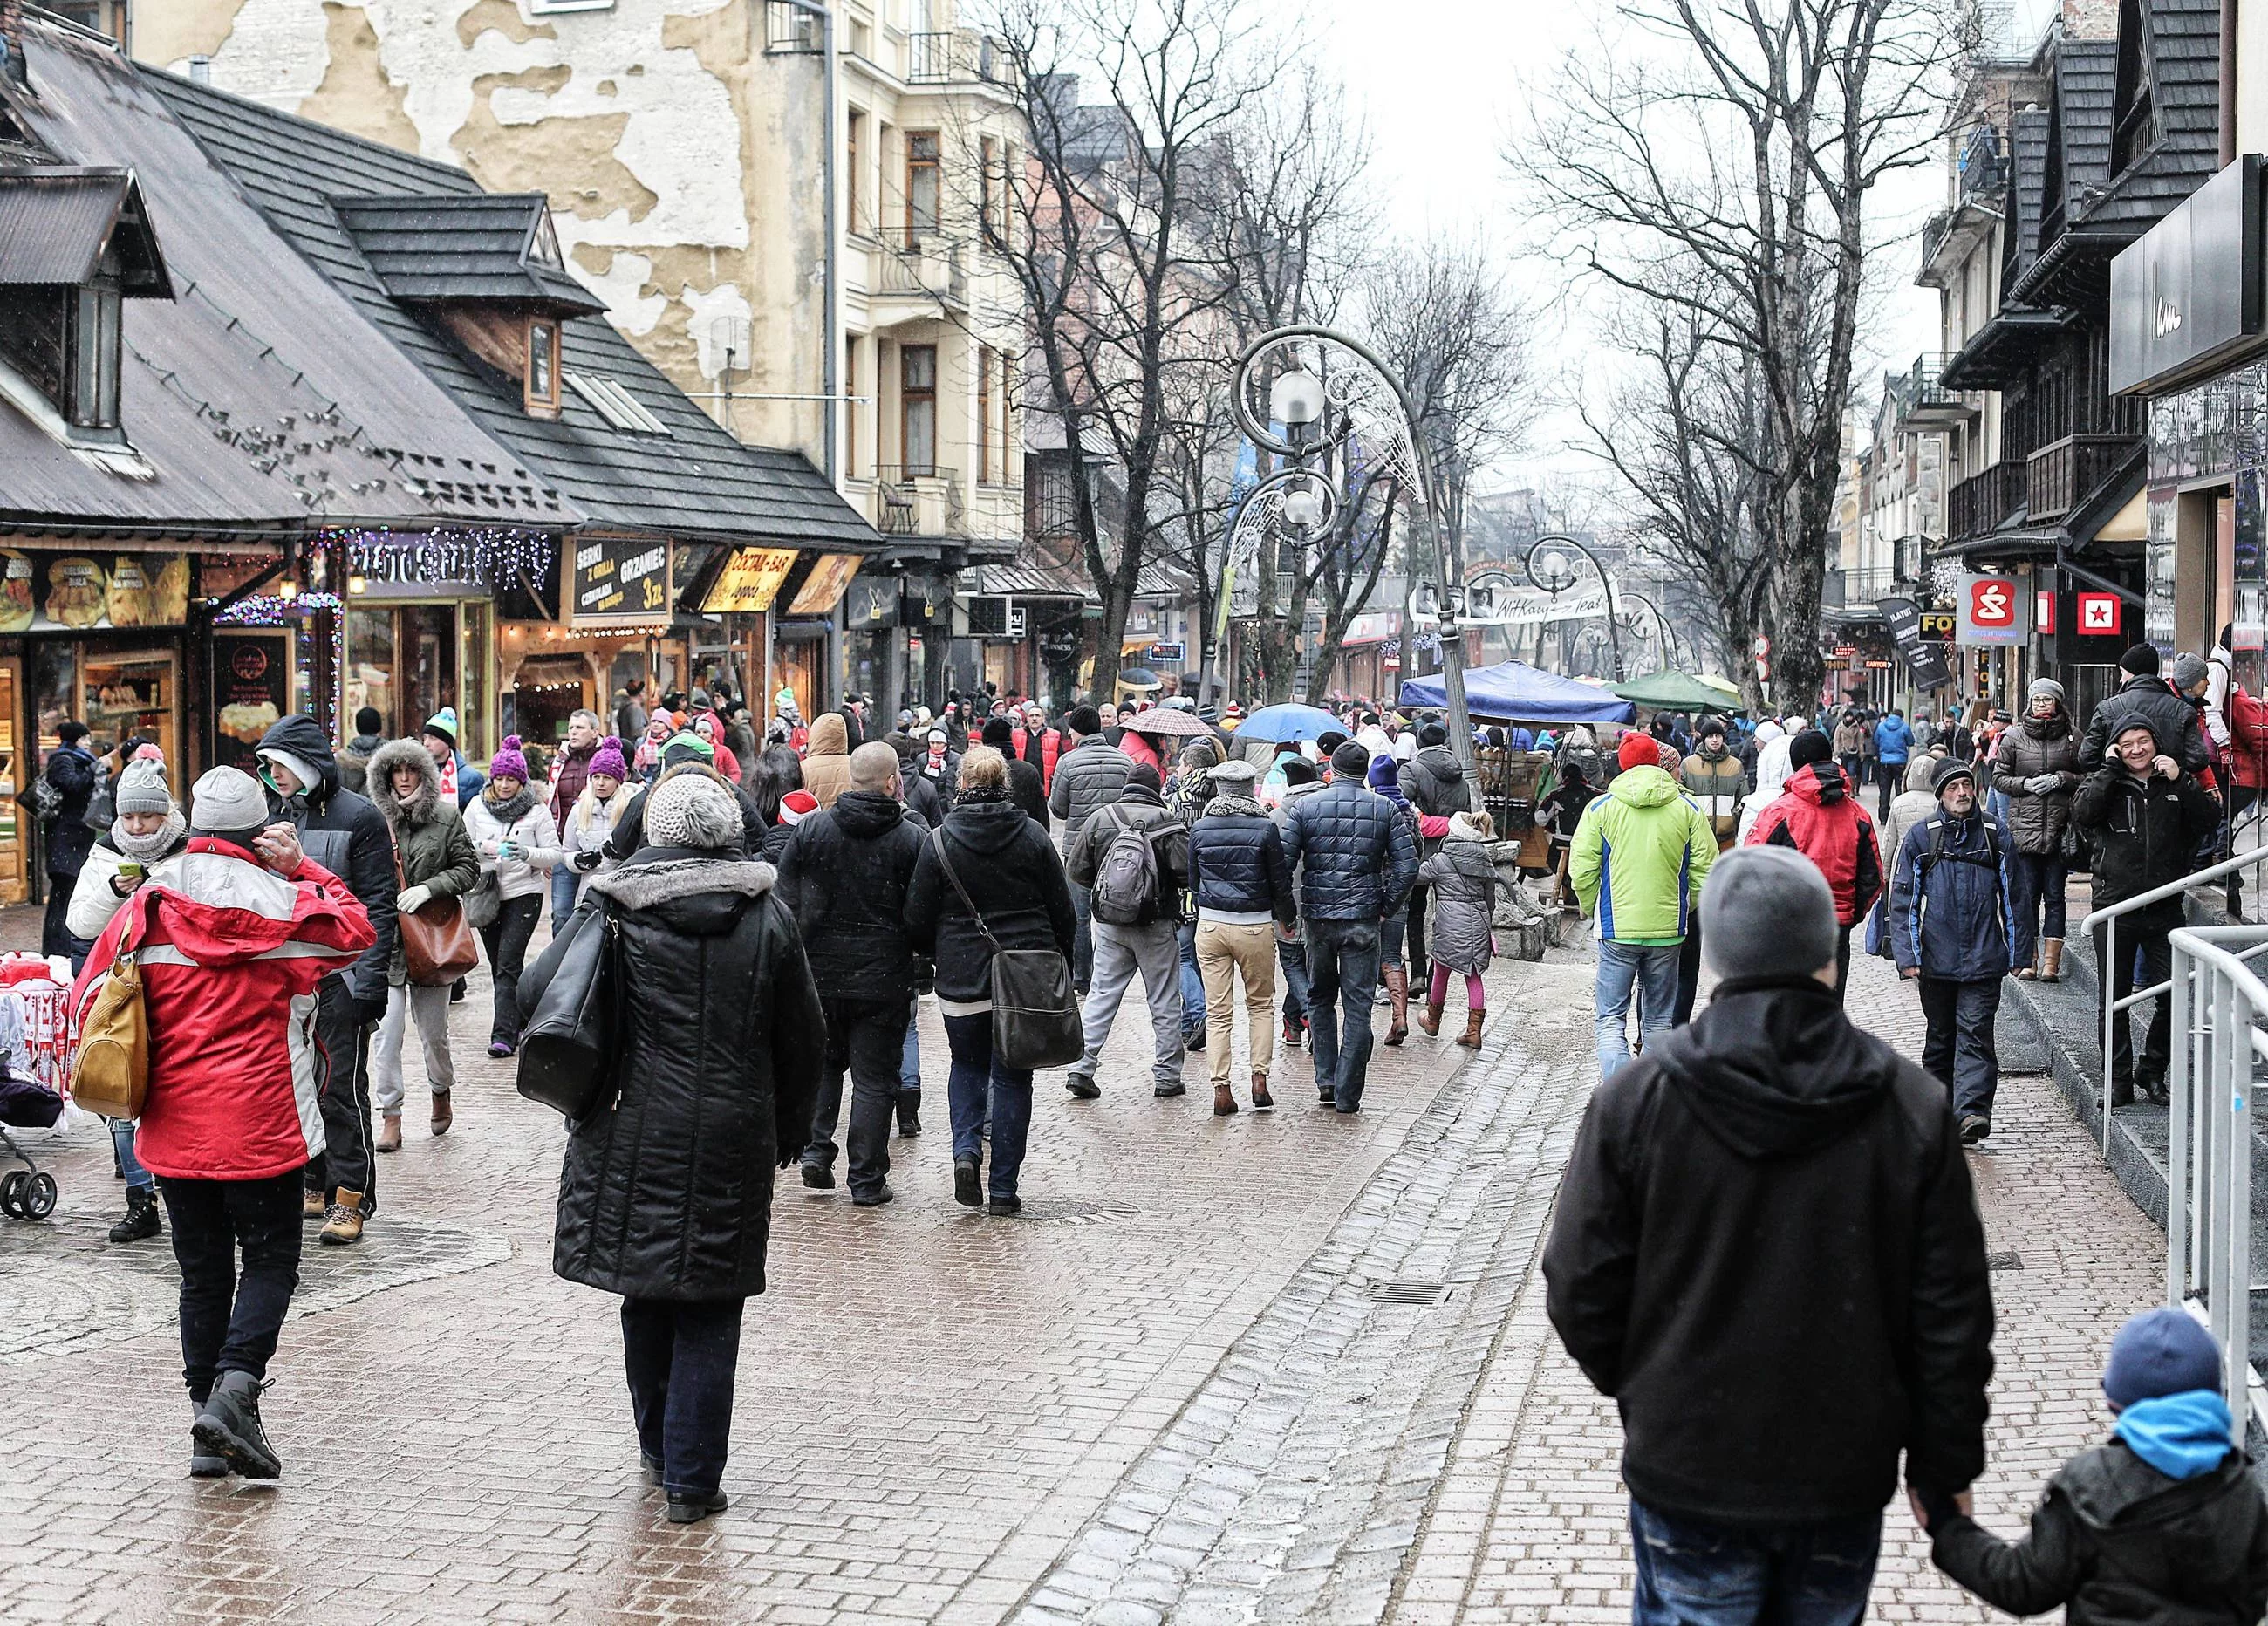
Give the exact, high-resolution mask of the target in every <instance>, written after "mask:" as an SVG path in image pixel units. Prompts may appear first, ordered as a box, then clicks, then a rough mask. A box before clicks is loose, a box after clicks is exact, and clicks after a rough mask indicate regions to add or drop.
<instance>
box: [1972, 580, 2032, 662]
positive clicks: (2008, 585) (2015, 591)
mask: <svg viewBox="0 0 2268 1626" xmlns="http://www.w3.org/2000/svg"><path fill="white" fill-rule="evenodd" d="M2030 608H2031V600H2030V596H2029V594H2028V593H2026V592H2025V591H2024V586H2023V584H2022V583H2021V582H2019V581H2017V580H2016V579H2015V578H2014V577H2009V576H1972V575H1970V573H1969V572H1968V571H1966V570H1963V571H1962V573H1961V596H1960V598H1959V600H1957V601H1956V602H1955V605H1954V614H1955V618H1956V619H1955V622H1954V628H1953V641H1954V642H1955V644H2021V643H2022V642H2023V641H2024V639H2025V638H2026V637H2027V636H2029V634H2030V632H2031V629H2032V618H2031V616H2030V614H2029V610H2030Z"/></svg>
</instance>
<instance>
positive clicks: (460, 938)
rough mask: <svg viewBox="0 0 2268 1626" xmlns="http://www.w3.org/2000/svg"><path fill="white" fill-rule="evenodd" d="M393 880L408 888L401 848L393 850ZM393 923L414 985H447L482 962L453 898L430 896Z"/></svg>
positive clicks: (462, 911)
mask: <svg viewBox="0 0 2268 1626" xmlns="http://www.w3.org/2000/svg"><path fill="white" fill-rule="evenodd" d="M394 879H395V880H396V881H397V882H399V883H400V885H401V890H402V891H404V892H407V891H409V880H408V879H407V878H406V877H405V876H404V874H403V872H402V869H401V849H400V848H396V849H395V850H394ZM394 925H395V927H396V928H397V929H398V930H399V931H401V963H402V965H403V967H404V968H405V969H406V970H407V971H408V974H409V981H410V983H411V985H412V986H414V987H416V988H446V987H447V986H448V985H449V984H450V983H452V982H455V981H456V980H457V979H458V978H459V977H460V976H462V975H465V973H467V972H468V971H470V970H471V969H472V968H474V967H475V966H477V965H479V964H480V963H481V949H480V945H479V944H478V943H476V942H475V941H474V940H473V929H472V927H470V926H469V925H467V924H466V923H465V911H464V908H463V906H462V905H460V903H459V902H458V901H457V900H456V899H454V898H433V899H430V900H429V901H427V902H426V903H425V904H424V906H423V908H421V909H418V910H417V912H416V914H414V915H413V914H409V913H406V912H403V913H397V914H396V915H395V916H394Z"/></svg>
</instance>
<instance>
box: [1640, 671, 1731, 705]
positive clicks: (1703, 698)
mask: <svg viewBox="0 0 2268 1626" xmlns="http://www.w3.org/2000/svg"><path fill="white" fill-rule="evenodd" d="M1613 692H1614V693H1616V694H1617V695H1621V696H1622V697H1623V698H1624V700H1627V701H1629V702H1630V703H1631V704H1633V705H1639V706H1644V707H1645V708H1646V710H1649V711H1721V710H1724V709H1725V708H1726V706H1727V705H1728V704H1730V703H1733V702H1734V698H1735V697H1734V696H1733V695H1727V694H1726V692H1725V691H1724V690H1723V689H1721V688H1716V687H1715V686H1713V685H1712V684H1708V683H1705V682H1703V681H1701V680H1700V679H1699V678H1697V677H1691V676H1689V675H1688V674H1687V673H1683V672H1656V673H1653V674H1651V675H1650V676H1647V677H1642V678H1633V679H1632V680H1631V681H1629V682H1627V683H1616V684H1615V685H1613Z"/></svg>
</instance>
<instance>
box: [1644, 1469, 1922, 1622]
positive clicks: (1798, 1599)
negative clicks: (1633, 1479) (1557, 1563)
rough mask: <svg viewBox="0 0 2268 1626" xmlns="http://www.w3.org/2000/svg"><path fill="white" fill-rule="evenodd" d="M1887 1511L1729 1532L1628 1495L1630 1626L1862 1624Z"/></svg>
mask: <svg viewBox="0 0 2268 1626" xmlns="http://www.w3.org/2000/svg"><path fill="white" fill-rule="evenodd" d="M1881 1544H1882V1516H1881V1514H1880V1513H1867V1514H1863V1515H1860V1516H1859V1517H1857V1518H1853V1519H1820V1520H1818V1521H1816V1522H1815V1523H1808V1524H1789V1525H1772V1526H1766V1527H1760V1528H1742V1529H1728V1528H1725V1527H1719V1526H1715V1525H1707V1524H1702V1523H1699V1522H1697V1521H1696V1520H1693V1519H1687V1518H1685V1517H1683V1515H1681V1514H1671V1513H1660V1512H1655V1511H1654V1510H1653V1509H1652V1508H1650V1507H1647V1506H1646V1505H1643V1504H1642V1503H1640V1502H1639V1501H1638V1499H1637V1498H1636V1497H1632V1498H1631V1547H1632V1549H1634V1551H1635V1556H1636V1557H1637V1560H1638V1584H1637V1585H1636V1586H1634V1587H1633V1588H1632V1589H1631V1626H1751V1622H1762V1621H1771V1622H1775V1626H1856V1623H1857V1622H1858V1621H1859V1619H1860V1618H1861V1617H1862V1616H1863V1615H1865V1614H1866V1612H1867V1593H1870V1592H1871V1591H1873V1590H1874V1559H1875V1556H1876V1554H1877V1553H1878V1552H1879V1551H1880V1550H1881Z"/></svg>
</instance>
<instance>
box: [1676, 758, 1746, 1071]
mask: <svg viewBox="0 0 2268 1626" xmlns="http://www.w3.org/2000/svg"><path fill="white" fill-rule="evenodd" d="M1694 732H1695V735H1696V743H1695V747H1694V750H1693V754H1691V755H1690V756H1688V757H1687V758H1686V759H1685V761H1684V763H1683V767H1682V769H1680V771H1679V774H1678V781H1679V784H1681V785H1683V788H1684V791H1685V794H1686V795H1688V796H1689V797H1691V798H1693V805H1694V806H1696V807H1698V808H1699V809H1700V810H1701V812H1702V813H1703V814H1704V815H1705V817H1706V818H1707V819H1708V820H1709V828H1710V829H1711V830H1712V831H1713V832H1715V834H1716V837H1717V850H1718V851H1719V852H1723V851H1724V850H1726V849H1727V848H1729V847H1731V846H1732V845H1734V843H1735V842H1738V841H1739V840H1740V832H1741V809H1742V805H1743V804H1745V803H1746V802H1747V800H1748V789H1749V781H1748V771H1747V769H1743V768H1742V766H1741V759H1740V758H1739V757H1738V756H1736V755H1734V753H1733V750H1732V747H1730V746H1729V745H1728V744H1727V740H1726V736H1727V724H1726V722H1725V719H1724V718H1723V717H1703V718H1702V719H1701V723H1700V726H1699V727H1698V728H1697V729H1696V730H1695V731H1694ZM1686 925H1687V931H1686V933H1685V941H1684V942H1683V943H1682V944H1680V945H1678V950H1677V1003H1676V1004H1675V1006H1674V1007H1673V1008H1672V1009H1671V1012H1670V1020H1671V1022H1672V1023H1674V1024H1675V1025H1676V1026H1681V1027H1682V1026H1684V1025H1685V1024H1686V1023H1688V1022H1690V1021H1691V1020H1692V1019H1693V1002H1694V1000H1695V998H1696V997H1698V995H1699V993H1700V990H1701V916H1700V915H1699V913H1698V912H1697V911H1693V910H1688V911H1687V919H1686Z"/></svg>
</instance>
